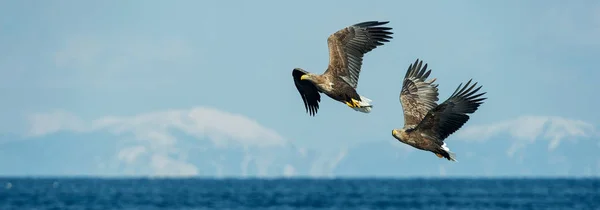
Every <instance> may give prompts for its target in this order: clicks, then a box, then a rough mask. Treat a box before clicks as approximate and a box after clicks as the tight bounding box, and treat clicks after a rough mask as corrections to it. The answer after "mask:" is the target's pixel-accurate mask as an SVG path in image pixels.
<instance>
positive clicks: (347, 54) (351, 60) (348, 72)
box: [323, 21, 393, 88]
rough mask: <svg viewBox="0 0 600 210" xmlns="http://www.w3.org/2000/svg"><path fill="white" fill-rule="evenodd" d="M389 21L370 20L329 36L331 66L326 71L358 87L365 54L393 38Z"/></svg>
mask: <svg viewBox="0 0 600 210" xmlns="http://www.w3.org/2000/svg"><path fill="white" fill-rule="evenodd" d="M387 23H389V21H384V22H379V21H368V22H362V23H357V24H355V25H351V26H348V27H346V28H343V29H341V30H339V31H337V32H335V33H334V34H331V35H330V36H329V37H328V38H327V45H328V47H329V66H328V68H327V70H326V71H325V73H323V74H330V75H332V76H337V77H339V78H342V79H343V80H344V81H346V82H347V83H348V84H350V86H352V87H353V88H356V86H357V85H358V76H359V74H360V68H361V66H362V60H363V56H364V54H366V53H368V52H370V51H371V50H373V49H375V48H377V46H380V45H383V44H384V42H389V40H390V39H392V37H391V36H389V35H391V34H393V33H392V32H390V30H391V29H392V28H389V27H377V26H380V25H384V24H387Z"/></svg>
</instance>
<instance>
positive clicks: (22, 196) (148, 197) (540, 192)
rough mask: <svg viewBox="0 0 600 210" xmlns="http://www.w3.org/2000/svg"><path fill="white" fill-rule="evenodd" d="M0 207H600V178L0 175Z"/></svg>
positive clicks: (347, 209)
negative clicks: (35, 177)
mask: <svg viewBox="0 0 600 210" xmlns="http://www.w3.org/2000/svg"><path fill="white" fill-rule="evenodd" d="M0 209H1V210H12V209H18V210H30V209H37V210H41V209H102V210H107V209H140V210H154V209H170V210H176V209H278V210H279V209H281V210H285V209H344V210H352V209H447V210H449V209H600V179H539V180H536V179H521V180H509V179H503V180H500V179H499V180H493V179H399V180H393V179H330V180H326V179H325V180H311V179H272V180H260V179H247V180H244V179H222V180H211V179H50V178H47V179H26V178H20V179H17V178H0Z"/></svg>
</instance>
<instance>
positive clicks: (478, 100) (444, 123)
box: [415, 80, 486, 142]
mask: <svg viewBox="0 0 600 210" xmlns="http://www.w3.org/2000/svg"><path fill="white" fill-rule="evenodd" d="M469 84H471V80H469V82H467V84H466V85H465V86H464V87H463V88H462V89H461V86H462V83H461V84H460V85H459V86H458V87H457V88H456V90H455V91H454V93H452V95H451V96H450V98H448V99H447V100H446V101H444V103H442V104H440V105H438V106H436V107H435V108H434V109H432V110H431V111H429V112H428V113H427V115H426V116H425V118H423V120H422V121H421V123H419V124H418V125H417V127H416V128H415V130H416V131H418V132H421V133H422V134H425V135H428V136H431V137H435V138H436V140H437V141H439V142H441V141H443V140H444V139H446V138H447V137H448V136H449V135H450V134H452V133H454V132H456V131H457V130H458V129H460V128H461V127H462V126H463V125H464V124H465V123H466V122H467V121H468V120H469V116H468V115H467V114H472V113H474V112H475V111H477V109H478V108H479V106H480V105H481V104H483V101H484V100H485V99H486V98H482V97H481V96H482V95H484V94H485V92H484V93H477V91H479V89H481V86H479V87H478V88H475V89H474V90H473V88H474V87H475V85H477V83H475V84H472V85H471V86H469ZM459 89H460V91H459Z"/></svg>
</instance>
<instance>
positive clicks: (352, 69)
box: [292, 21, 393, 116]
mask: <svg viewBox="0 0 600 210" xmlns="http://www.w3.org/2000/svg"><path fill="white" fill-rule="evenodd" d="M387 23H389V21H366V22H361V23H357V24H354V25H351V26H348V27H345V28H343V29H340V30H338V31H337V32H335V33H333V34H331V35H330V36H329V37H328V38H327V46H328V48H329V65H328V66H327V70H325V72H324V73H323V74H321V75H318V74H314V73H310V72H307V71H305V70H304V69H302V68H294V70H292V77H293V79H294V84H295V85H296V88H297V89H298V92H299V93H300V96H301V97H302V101H303V102H304V108H305V109H306V112H307V113H308V114H309V115H311V116H315V114H316V113H317V110H318V109H319V102H321V95H320V93H324V94H325V95H327V96H329V97H330V98H332V99H334V100H336V101H339V102H341V103H344V104H346V105H348V107H350V108H352V109H354V110H355V111H359V112H363V113H370V112H371V108H372V105H371V104H370V102H371V99H369V98H366V97H364V96H361V95H359V94H358V93H357V92H356V87H357V84H358V77H359V74H360V71H361V66H362V60H363V56H364V55H365V54H366V53H368V52H370V51H371V50H373V49H375V48H377V47H378V46H381V45H383V44H384V43H385V42H389V41H390V40H391V39H392V37H391V35H392V34H393V33H392V32H391V29H392V28H390V27H381V26H382V25H385V24H387Z"/></svg>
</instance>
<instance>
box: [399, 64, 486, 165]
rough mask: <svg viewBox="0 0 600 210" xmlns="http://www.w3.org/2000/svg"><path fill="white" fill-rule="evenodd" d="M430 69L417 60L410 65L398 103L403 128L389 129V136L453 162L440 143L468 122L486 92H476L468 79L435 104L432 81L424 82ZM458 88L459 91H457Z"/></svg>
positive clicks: (451, 154) (436, 90)
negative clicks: (441, 101) (401, 114)
mask: <svg viewBox="0 0 600 210" xmlns="http://www.w3.org/2000/svg"><path fill="white" fill-rule="evenodd" d="M430 73H431V69H429V70H427V63H425V65H423V61H422V60H421V61H419V59H417V60H416V61H415V63H413V64H410V65H409V67H408V70H407V71H406V74H405V75H404V81H403V83H402V90H401V91H400V104H401V105H402V110H403V114H404V127H403V128H402V129H393V130H392V136H394V138H396V139H397V140H398V141H400V142H402V143H404V144H408V145H410V146H412V147H414V148H417V149H420V150H424V151H430V152H432V153H434V154H435V155H436V156H437V157H439V158H446V159H448V160H449V161H456V155H455V154H454V153H452V152H450V149H449V148H448V147H447V145H446V143H445V142H444V140H445V139H446V138H447V137H448V136H449V135H451V134H453V133H454V132H456V131H457V130H458V129H460V128H461V127H462V126H463V125H464V124H465V123H466V122H467V121H468V120H469V115H467V114H473V113H474V112H475V111H477V109H478V108H479V106H480V105H481V104H483V102H484V100H485V99H487V98H482V96H483V95H484V94H486V92H483V93H478V92H477V91H479V89H481V87H482V86H479V87H477V88H475V86H476V85H477V82H475V83H474V84H471V81H472V79H470V80H469V81H468V82H467V83H466V84H465V85H464V86H462V85H463V83H460V85H458V87H457V88H456V90H454V93H452V95H450V97H449V98H448V99H447V100H446V101H444V102H443V103H441V104H437V101H438V88H437V87H438V84H434V82H435V81H436V78H433V79H430V80H429V81H425V80H427V77H429V74H430ZM461 87H462V88H461Z"/></svg>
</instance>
